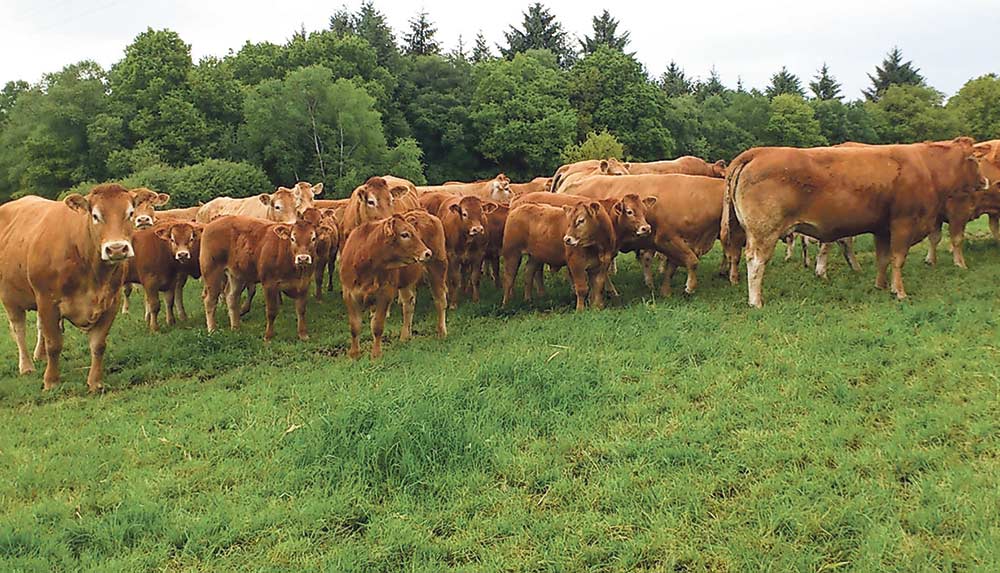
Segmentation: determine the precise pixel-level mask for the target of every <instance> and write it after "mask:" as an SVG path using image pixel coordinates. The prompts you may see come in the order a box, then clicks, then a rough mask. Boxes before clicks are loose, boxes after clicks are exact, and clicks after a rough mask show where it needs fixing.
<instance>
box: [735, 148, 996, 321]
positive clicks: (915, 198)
mask: <svg viewBox="0 0 1000 573" xmlns="http://www.w3.org/2000/svg"><path fill="white" fill-rule="evenodd" d="M972 146H973V142H972V140H971V139H969V138H958V139H955V140H954V141H947V142H935V143H917V144H910V145H886V146H872V147H826V148H816V149H795V148H777V147H771V148H766V147H765V148H756V149H751V150H749V151H745V152H743V153H742V154H740V155H739V157H737V158H736V159H735V160H734V161H733V164H732V166H731V167H730V170H729V175H728V177H727V179H726V181H727V191H726V194H725V208H724V210H723V214H724V218H723V237H725V236H726V233H727V229H729V228H730V226H731V225H732V223H733V222H735V221H736V220H738V221H739V223H740V225H742V227H743V228H744V229H746V235H747V276H748V283H749V284H748V290H749V296H748V300H749V302H750V305H751V306H754V307H761V306H763V296H762V288H761V287H762V283H763V278H764V269H765V268H766V266H767V263H768V261H770V259H771V257H772V256H773V254H774V247H775V243H777V241H778V240H779V239H780V238H781V237H782V236H784V235H785V234H786V233H788V232H789V231H799V232H803V233H806V234H808V235H809V236H812V237H815V238H817V239H819V240H820V241H824V242H832V241H835V240H837V239H840V238H843V237H852V236H855V235H860V234H864V233H872V234H873V235H875V256H876V260H877V262H876V279H875V286H876V287H877V288H880V289H881V288H885V287H886V286H887V281H886V268H887V267H888V266H889V264H890V262H891V264H892V267H893V277H892V292H894V293H895V294H896V296H897V298H899V299H904V298H906V291H905V289H904V287H903V275H902V271H903V265H904V264H905V262H906V255H907V252H908V251H909V249H910V246H912V245H914V244H916V243H917V242H919V241H921V240H923V238H924V237H926V236H927V235H928V234H929V233H931V232H932V231H933V230H934V229H935V228H937V226H938V225H940V220H941V218H942V216H943V214H945V213H946V211H947V210H948V209H949V205H948V204H949V203H951V202H952V201H954V200H961V199H962V198H967V197H969V196H971V194H972V193H974V192H975V190H976V189H977V188H983V187H985V186H986V185H987V184H988V182H987V181H986V180H985V179H984V178H983V177H982V176H981V175H980V172H979V168H978V165H977V161H976V158H975V157H974V155H973V147H972ZM948 220H949V221H951V225H952V226H954V227H956V229H955V230H953V232H952V237H953V238H954V237H955V236H956V232H958V233H962V232H964V226H965V224H964V222H962V221H960V220H958V217H957V216H956V217H948Z"/></svg>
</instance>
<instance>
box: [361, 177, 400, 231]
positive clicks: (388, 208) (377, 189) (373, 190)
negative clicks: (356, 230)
mask: <svg viewBox="0 0 1000 573" xmlns="http://www.w3.org/2000/svg"><path fill="white" fill-rule="evenodd" d="M354 195H355V199H356V200H357V201H358V202H359V203H360V204H361V207H360V208H361V212H362V213H363V217H364V219H363V220H367V221H372V220H374V219H385V218H386V217H389V216H391V215H392V207H393V203H394V202H395V197H393V194H392V192H391V191H389V185H388V184H387V183H386V182H385V179H383V178H381V177H372V178H370V179H368V181H365V184H364V185H362V186H361V187H358V188H357V189H355V190H354Z"/></svg>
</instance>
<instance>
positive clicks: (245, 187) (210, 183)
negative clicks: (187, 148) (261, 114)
mask: <svg viewBox="0 0 1000 573" xmlns="http://www.w3.org/2000/svg"><path fill="white" fill-rule="evenodd" d="M124 183H125V185H126V186H128V187H149V188H150V189H152V190H154V191H158V192H162V193H169V194H170V207H171V208H178V207H191V206H194V205H198V204H200V203H205V202H207V201H209V200H211V199H214V198H215V197H221V196H228V197H250V196H253V195H257V194H259V193H270V192H271V191H273V186H272V185H271V183H270V182H269V181H268V180H267V176H266V175H265V174H264V171H263V170H261V169H260V168H259V167H257V166H255V165H250V164H248V163H233V162H231V161H221V160H218V159H209V160H207V161H203V162H201V163H195V164H194V165H189V166H187V167H180V168H176V167H167V166H164V165H157V166H152V167H148V168H146V169H143V170H141V171H139V172H136V173H133V174H132V175H129V176H128V177H127V178H125V182H124Z"/></svg>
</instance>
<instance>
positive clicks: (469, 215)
mask: <svg viewBox="0 0 1000 573" xmlns="http://www.w3.org/2000/svg"><path fill="white" fill-rule="evenodd" d="M496 205H497V204H496V203H494V202H493V201H486V202H485V203H484V202H483V201H481V200H480V199H479V198H478V197H462V199H461V200H460V201H459V202H458V203H452V204H451V205H450V206H449V207H448V209H449V210H450V211H451V212H452V213H455V215H456V216H457V218H458V225H459V231H460V233H461V234H462V235H468V236H470V237H478V236H485V235H486V216H487V215H489V214H490V213H492V212H493V211H494V210H496V208H497V207H496Z"/></svg>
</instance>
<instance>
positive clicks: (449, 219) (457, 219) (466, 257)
mask: <svg viewBox="0 0 1000 573" xmlns="http://www.w3.org/2000/svg"><path fill="white" fill-rule="evenodd" d="M420 205H421V206H422V207H423V208H424V209H426V210H427V212H428V213H430V214H431V215H434V216H436V217H437V218H438V219H440V220H441V224H442V225H443V227H444V236H445V247H446V249H447V256H448V294H449V297H448V298H449V304H450V306H451V308H453V309H454V308H457V307H458V300H459V298H460V293H461V291H462V290H463V288H464V287H465V285H468V287H469V289H470V290H471V294H472V301H473V302H479V280H480V276H481V275H482V269H483V259H484V258H485V256H486V241H487V235H486V222H487V219H486V218H487V216H488V215H489V214H490V213H491V212H492V211H494V210H495V209H496V205H497V204H496V203H494V202H492V201H481V200H480V199H479V198H478V197H472V196H467V197H462V196H458V195H452V194H450V193H440V192H438V193H425V194H423V195H421V196H420Z"/></svg>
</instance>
